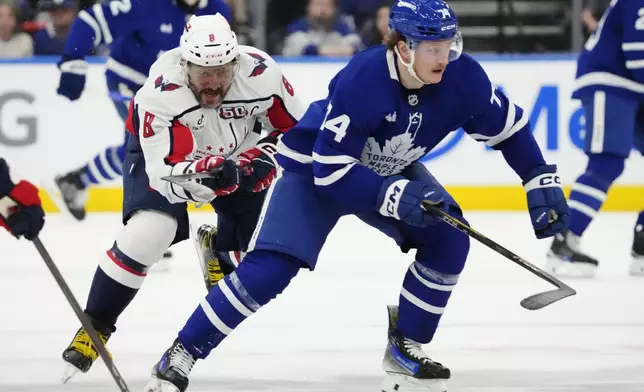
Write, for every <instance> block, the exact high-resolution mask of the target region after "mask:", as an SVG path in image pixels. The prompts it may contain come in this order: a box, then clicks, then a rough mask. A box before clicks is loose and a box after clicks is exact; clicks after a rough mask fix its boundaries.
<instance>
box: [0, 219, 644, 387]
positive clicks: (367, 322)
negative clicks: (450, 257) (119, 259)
mask: <svg viewBox="0 0 644 392" xmlns="http://www.w3.org/2000/svg"><path fill="white" fill-rule="evenodd" d="M467 216H468V219H469V220H470V223H471V224H472V225H473V226H474V227H475V228H476V229H477V230H479V231H481V232H482V233H483V234H485V235H487V236H489V237H491V238H492V239H494V240H496V241H498V242H500V243H501V244H503V245H505V246H506V247H508V248H509V249H511V250H513V251H515V252H517V253H518V254H520V255H521V256H523V257H525V258H526V259H528V260H531V261H533V262H534V263H535V264H539V265H543V262H544V255H545V252H546V250H547V248H548V246H549V244H550V241H549V240H544V241H537V240H536V239H534V238H533V236H532V233H531V228H530V224H529V218H528V216H527V215H526V214H515V213H470V214H468V215H467ZM192 217H193V220H194V221H196V222H205V221H208V220H211V219H212V216H211V214H209V213H198V214H194V215H193V216H192ZM634 220H635V215H634V214H625V213H611V214H600V215H599V217H598V218H597V220H596V221H595V222H594V223H593V224H592V226H591V227H590V229H589V231H588V233H587V236H586V237H585V238H584V242H583V246H584V248H585V249H586V250H587V251H588V252H590V253H591V254H593V255H595V256H598V257H599V258H600V261H601V267H600V269H599V272H598V277H597V278H596V279H594V280H566V282H567V283H569V284H570V285H571V286H573V287H574V288H575V289H576V290H577V291H578V295H577V296H575V297H572V298H568V299H565V300H562V301H561V302H558V303H556V304H554V305H551V306H550V307H547V308H545V309H542V310H539V311H527V310H525V309H523V308H521V307H520V306H519V302H520V300H521V299H523V298H524V297H526V296H528V295H531V294H534V293H536V292H538V291H542V290H545V289H548V288H549V287H550V286H549V285H548V284H547V283H544V282H542V281H540V280H539V279H538V278H536V277H534V276H533V275H531V274H529V273H528V272H527V271H525V270H523V269H522V268H520V267H518V266H516V265H514V264H513V263H511V262H509V261H508V260H505V259H503V258H502V257H501V256H499V255H497V254H496V253H494V252H493V251H491V250H489V249H487V248H485V247H483V246H482V245H479V244H474V245H473V247H472V251H471V253H470V259H469V261H468V265H467V266H466V270H465V272H464V273H463V275H462V277H461V281H460V283H459V286H458V288H457V289H456V290H455V291H454V294H453V296H452V299H451V302H450V304H449V306H448V309H447V311H446V313H445V315H444V317H443V321H442V324H441V328H440V329H439V331H438V333H437V335H436V337H435V340H434V342H433V343H432V344H430V345H428V346H427V347H426V348H427V350H428V352H429V353H430V355H431V356H432V357H433V358H435V359H437V360H439V361H440V362H442V363H443V364H445V365H447V366H448V367H450V368H451V369H452V374H453V377H452V380H451V381H450V383H449V386H450V391H463V392H474V391H476V392H510V391H511V392H546V391H548V392H550V391H552V392H559V391H571V392H577V391H588V392H590V391H593V392H594V391H602V392H603V391H611V392H638V391H644V279H637V278H632V277H629V276H628V274H627V271H628V263H629V260H630V246H631V241H632V232H631V230H632V226H633V223H634ZM119 227H120V217H119V215H118V214H91V215H89V217H88V220H87V221H86V222H83V223H80V224H79V223H76V222H73V221H71V220H69V218H67V217H65V216H63V215H51V216H50V217H48V218H47V226H46V229H45V230H44V231H43V233H42V236H41V238H42V240H43V242H44V244H45V245H46V246H47V247H48V249H49V251H50V253H51V255H52V257H53V258H54V260H55V261H56V263H57V264H58V265H59V267H60V269H61V270H62V272H63V274H64V276H65V278H66V279H67V280H68V282H69V284H70V285H71V287H72V289H73V290H74V293H75V294H76V296H77V298H78V299H79V301H80V302H81V305H82V306H84V305H85V300H86V296H87V291H88V289H89V286H90V283H91V279H92V275H93V273H94V270H95V268H96V263H97V258H98V257H99V256H100V255H101V254H102V252H104V251H105V250H106V249H107V248H109V247H110V246H111V244H112V241H113V238H114V233H115V232H117V231H118V230H119ZM173 250H174V253H175V259H174V260H173V262H172V266H171V270H170V271H169V272H167V273H151V274H150V275H149V276H148V279H147V281H146V282H145V284H144V285H143V288H142V290H141V291H140V293H139V295H138V296H137V298H135V300H134V302H133V303H132V305H131V306H130V307H129V308H128V309H127V310H126V311H125V313H124V314H123V315H122V317H121V318H120V320H119V322H118V325H117V327H118V331H117V332H116V333H115V334H114V336H113V338H112V340H111V341H110V345H109V347H110V349H111V351H112V353H113V355H114V360H115V362H116V364H117V366H118V367H119V370H120V371H121V373H122V374H123V376H124V377H125V378H126V380H127V382H128V384H129V386H130V388H131V390H132V391H141V390H142V387H143V385H144V384H145V382H146V381H147V378H148V375H149V370H150V368H151V366H152V365H153V364H154V363H155V362H156V361H157V360H158V358H159V357H160V355H161V354H162V352H163V351H164V350H165V349H166V348H167V347H168V346H169V345H170V344H171V343H172V341H173V339H174V337H175V336H176V333H177V331H178V330H179V329H180V328H181V327H182V326H183V324H184V322H185V320H186V319H187V317H188V316H189V315H190V314H191V313H192V311H193V309H194V308H195V306H196V305H197V303H198V301H199V300H200V299H201V298H202V297H203V296H204V295H205V288H204V287H203V283H202V279H201V274H200V271H199V267H198V265H197V262H196V261H195V257H194V250H193V247H192V244H191V243H189V242H184V243H182V244H179V245H177V246H175V247H174V248H173ZM412 259H413V255H412V254H407V255H404V254H401V253H400V252H399V251H398V249H397V248H396V246H395V245H394V244H393V242H391V241H389V240H387V239H386V238H385V237H383V236H382V235H381V234H380V233H378V232H377V231H375V230H373V229H371V228H369V227H366V226H364V225H363V224H362V223H361V222H359V221H357V220H356V219H354V218H345V219H343V220H341V222H340V223H339V225H338V226H337V228H336V230H335V231H334V232H333V233H332V235H331V236H330V238H329V241H328V243H327V246H326V248H325V249H324V251H323V253H322V255H321V257H320V263H319V266H318V269H317V270H316V271H315V272H313V273H311V272H307V271H302V272H301V273H300V275H299V276H298V277H297V278H296V279H295V280H294V282H293V284H292V285H291V286H290V287H289V288H288V289H287V290H286V292H285V293H284V294H283V295H282V296H280V297H279V298H278V299H277V300H275V301H274V302H273V303H271V304H269V305H268V306H267V307H266V308H264V309H262V310H260V311H259V312H258V314H256V315H255V316H253V317H252V318H251V319H249V320H248V321H246V322H245V323H244V324H242V325H241V326H240V327H239V328H238V329H237V330H236V331H235V332H234V333H233V334H232V335H231V336H230V337H229V338H228V339H227V340H226V341H225V342H224V343H223V344H222V345H221V346H220V347H219V348H218V349H217V350H215V351H214V352H213V354H212V355H211V356H210V358H208V360H206V361H202V362H199V363H198V364H197V365H196V367H195V369H194V372H193V374H192V377H191V386H190V387H189V389H188V390H189V391H203V392H205V391H213V392H218V391H235V392H246V391H248V392H250V391H280V392H283V391H314V392H321V391H355V392H362V391H365V392H366V391H376V392H378V391H380V389H379V385H380V381H381V376H382V374H381V370H380V360H381V357H382V353H383V349H384V346H385V335H386V322H387V312H386V308H385V305H386V304H390V303H395V302H396V301H397V297H398V292H399V290H400V282H401V280H402V277H403V275H404V273H405V270H406V268H407V266H408V264H409V263H410V262H411V261H412ZM0 298H1V300H0V301H1V302H0V391H1V392H5V391H6V392H9V391H12V392H13V391H15V392H27V391H47V392H59V391H61V392H62V391H66V392H76V391H89V392H99V391H101V392H102V391H116V390H117V389H116V386H115V385H114V383H113V382H112V381H111V379H110V376H109V374H108V372H107V371H106V369H105V367H104V365H103V363H101V362H99V363H96V364H95V365H94V367H93V368H92V369H91V371H90V372H89V373H87V374H84V375H82V374H81V375H78V376H77V377H76V378H74V379H73V380H72V381H70V383H69V384H67V385H61V384H60V383H59V379H60V377H61V375H62V371H63V364H62V360H61V359H60V355H61V352H62V350H63V349H64V348H65V347H66V345H67V344H68V343H69V341H70V340H71V339H72V338H73V335H74V333H75V332H76V329H77V328H78V326H79V322H78V321H77V320H76V318H75V316H74V314H73V312H72V311H71V308H70V307H69V305H68V304H67V303H66V301H65V299H64V297H63V295H62V293H61V292H60V291H59V289H58V287H57V286H56V284H55V282H54V280H53V278H52V277H51V276H50V275H49V271H48V270H47V268H46V266H45V265H44V263H43V262H42V260H41V259H40V257H39V256H38V253H37V252H36V250H35V248H34V247H33V246H32V245H31V244H30V243H29V242H27V241H24V240H22V241H15V240H13V239H12V237H10V236H9V235H6V234H4V233H0Z"/></svg>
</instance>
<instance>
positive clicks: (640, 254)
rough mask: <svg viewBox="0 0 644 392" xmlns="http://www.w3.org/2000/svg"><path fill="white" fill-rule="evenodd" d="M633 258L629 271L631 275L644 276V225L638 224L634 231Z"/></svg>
mask: <svg viewBox="0 0 644 392" xmlns="http://www.w3.org/2000/svg"><path fill="white" fill-rule="evenodd" d="M631 254H632V255H633V260H632V261H631V268H630V270H629V273H630V274H631V276H644V227H642V226H641V225H638V226H636V227H635V230H634V231H633V248H632V250H631Z"/></svg>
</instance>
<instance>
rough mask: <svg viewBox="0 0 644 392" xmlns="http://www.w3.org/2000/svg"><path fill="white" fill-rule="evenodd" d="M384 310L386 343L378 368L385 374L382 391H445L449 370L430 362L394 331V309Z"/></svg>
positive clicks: (396, 312) (410, 341) (395, 327)
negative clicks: (385, 311)
mask: <svg viewBox="0 0 644 392" xmlns="http://www.w3.org/2000/svg"><path fill="white" fill-rule="evenodd" d="M387 311H388V313H389V330H388V337H389V341H388V343H387V349H386V350H385V356H384V358H383V360H382V368H383V370H384V371H385V373H387V375H386V376H385V380H384V382H383V384H382V392H405V391H411V390H423V389H424V390H427V391H431V392H446V391H447V380H448V379H449V378H450V376H451V372H450V370H449V369H448V368H446V367H445V366H443V365H441V364H440V363H438V362H434V361H432V360H431V359H430V358H429V357H428V356H427V354H426V353H425V352H424V351H423V348H422V345H421V344H420V343H418V342H415V341H413V340H411V339H407V338H405V337H404V336H402V335H401V334H400V332H398V330H397V326H398V306H387Z"/></svg>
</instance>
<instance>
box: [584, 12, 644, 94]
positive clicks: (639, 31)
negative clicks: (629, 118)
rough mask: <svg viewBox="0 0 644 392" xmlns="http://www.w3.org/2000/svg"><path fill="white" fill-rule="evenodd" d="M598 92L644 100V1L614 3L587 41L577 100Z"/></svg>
mask: <svg viewBox="0 0 644 392" xmlns="http://www.w3.org/2000/svg"><path fill="white" fill-rule="evenodd" d="M596 90H602V91H611V92H613V93H615V94H618V95H621V96H626V97H631V98H635V99H643V98H644V0H612V1H611V3H610V6H609V7H608V8H607V9H606V11H604V14H603V15H602V18H601V19H600V21H599V23H598V26H597V30H596V31H595V33H593V35H591V36H590V38H588V41H586V44H585V47H584V50H583V52H582V53H581V55H580V56H579V60H578V62H577V77H576V81H575V87H574V91H573V98H581V97H582V96H588V95H592V94H593V93H594V92H595V91H596Z"/></svg>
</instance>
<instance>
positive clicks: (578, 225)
mask: <svg viewBox="0 0 644 392" xmlns="http://www.w3.org/2000/svg"><path fill="white" fill-rule="evenodd" d="M608 187H609V185H606V184H605V183H603V182H601V181H599V180H598V179H597V177H595V176H593V175H592V174H587V173H584V174H582V175H581V176H580V177H579V178H578V179H577V181H576V182H575V183H574V184H573V186H572V192H571V193H570V198H569V200H568V205H569V206H570V210H571V211H570V231H571V232H572V233H573V234H575V235H577V236H580V237H581V235H582V234H583V233H584V231H586V228H587V227H588V225H590V222H592V220H593V219H594V218H595V216H596V215H597V212H598V211H599V209H600V208H601V206H602V205H603V204H604V201H605V200H606V192H608Z"/></svg>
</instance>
